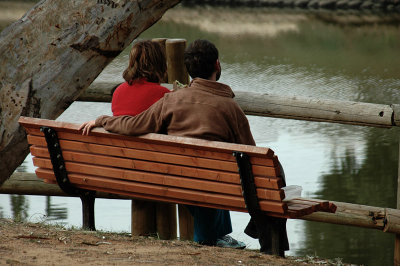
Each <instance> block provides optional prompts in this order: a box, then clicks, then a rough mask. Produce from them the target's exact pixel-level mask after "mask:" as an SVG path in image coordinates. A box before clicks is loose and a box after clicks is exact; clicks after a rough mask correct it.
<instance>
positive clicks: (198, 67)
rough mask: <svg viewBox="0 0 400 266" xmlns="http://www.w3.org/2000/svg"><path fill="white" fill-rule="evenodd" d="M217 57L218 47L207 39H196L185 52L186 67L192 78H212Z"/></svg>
mask: <svg viewBox="0 0 400 266" xmlns="http://www.w3.org/2000/svg"><path fill="white" fill-rule="evenodd" d="M217 59H218V50H217V48H216V47H215V45H214V44H212V43H211V42H209V41H207V40H195V41H194V42H192V43H191V44H190V45H189V47H188V48H187V49H186V51H185V53H184V61H185V65H186V69H187V71H188V73H189V75H190V76H191V77H192V78H203V79H208V78H210V77H211V75H212V73H213V72H214V71H215V62H216V61H217Z"/></svg>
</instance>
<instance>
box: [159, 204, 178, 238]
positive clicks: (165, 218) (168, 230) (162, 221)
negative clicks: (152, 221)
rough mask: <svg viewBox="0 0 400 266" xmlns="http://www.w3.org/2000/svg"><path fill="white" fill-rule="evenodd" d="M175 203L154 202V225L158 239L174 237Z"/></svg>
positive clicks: (175, 233) (175, 232) (175, 230)
mask: <svg viewBox="0 0 400 266" xmlns="http://www.w3.org/2000/svg"><path fill="white" fill-rule="evenodd" d="M176 226H177V225H176V204H171V203H162V202H157V203H156V227H157V233H158V237H159V238H160V239H176V237H177V228H176Z"/></svg>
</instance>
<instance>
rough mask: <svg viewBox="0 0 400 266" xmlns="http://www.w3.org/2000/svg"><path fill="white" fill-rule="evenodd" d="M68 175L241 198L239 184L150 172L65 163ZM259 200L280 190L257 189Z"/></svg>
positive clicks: (44, 163) (278, 196) (45, 164)
mask: <svg viewBox="0 0 400 266" xmlns="http://www.w3.org/2000/svg"><path fill="white" fill-rule="evenodd" d="M33 161H34V164H35V165H36V166H38V167H41V168H47V169H52V165H51V161H50V159H44V158H39V157H34V158H33ZM65 165H66V168H67V169H68V173H79V174H88V175H95V176H100V177H108V178H114V179H123V180H129V181H136V182H141V183H151V184H160V185H164V186H169V187H179V188H186V189H193V190H201V191H207V192H218V193H221V194H229V195H235V196H239V197H242V188H241V186H240V185H239V184H237V185H233V184H227V183H222V182H214V181H208V180H201V179H194V178H185V177H182V176H171V175H167V174H156V173H152V172H142V171H135V170H128V169H125V170H123V169H119V168H110V167H104V166H96V165H88V164H81V163H73V162H65ZM257 196H258V197H259V199H266V200H276V201H281V200H282V199H283V197H284V193H283V191H282V190H270V189H261V188H258V189H257Z"/></svg>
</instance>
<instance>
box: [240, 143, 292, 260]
mask: <svg viewBox="0 0 400 266" xmlns="http://www.w3.org/2000/svg"><path fill="white" fill-rule="evenodd" d="M233 156H235V158H236V162H237V165H238V168H239V169H238V170H239V175H240V182H241V185H242V191H243V192H242V193H243V198H244V202H245V204H246V208H247V210H248V212H249V214H250V216H251V219H250V222H249V224H248V226H247V228H246V230H245V233H246V234H248V235H249V236H251V237H253V238H258V240H259V243H260V251H261V252H263V253H266V254H271V255H278V256H282V257H284V256H285V255H284V254H285V250H288V249H289V242H288V239H287V234H286V219H281V218H276V217H271V216H268V215H266V214H265V213H264V212H263V211H261V209H260V204H259V200H258V197H257V187H256V185H255V183H254V176H253V171H252V167H251V163H250V157H249V156H248V155H247V154H245V153H243V152H237V151H235V152H233Z"/></svg>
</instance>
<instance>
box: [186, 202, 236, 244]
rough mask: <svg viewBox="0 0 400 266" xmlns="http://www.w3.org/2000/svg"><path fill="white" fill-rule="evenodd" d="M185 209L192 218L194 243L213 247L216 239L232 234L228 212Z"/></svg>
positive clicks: (196, 208) (191, 207)
mask: <svg viewBox="0 0 400 266" xmlns="http://www.w3.org/2000/svg"><path fill="white" fill-rule="evenodd" d="M186 207H187V208H188V209H189V212H190V213H191V214H192V216H193V218H194V241H196V242H198V243H200V244H205V245H214V244H215V242H216V240H217V239H218V238H221V237H223V236H225V235H227V234H230V233H232V223H231V216H230V214H229V211H227V210H218V209H211V208H205V207H197V206H186Z"/></svg>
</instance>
